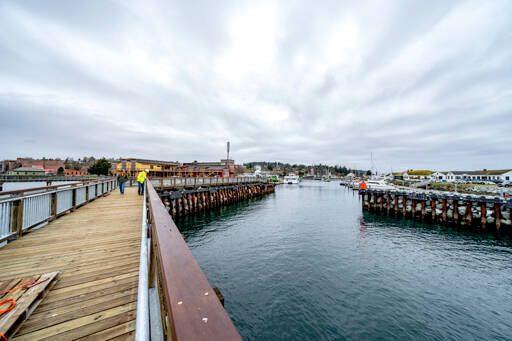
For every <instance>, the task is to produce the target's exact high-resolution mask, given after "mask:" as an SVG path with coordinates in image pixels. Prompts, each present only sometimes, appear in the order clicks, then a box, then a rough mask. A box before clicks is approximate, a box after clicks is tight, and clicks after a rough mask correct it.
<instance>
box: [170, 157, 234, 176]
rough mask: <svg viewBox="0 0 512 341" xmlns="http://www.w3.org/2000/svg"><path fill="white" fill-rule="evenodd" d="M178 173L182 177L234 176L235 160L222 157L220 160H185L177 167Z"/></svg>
mask: <svg viewBox="0 0 512 341" xmlns="http://www.w3.org/2000/svg"><path fill="white" fill-rule="evenodd" d="M176 175H178V176H182V177H232V176H235V175H236V167H235V161H234V160H231V159H230V160H229V162H228V160H227V159H222V160H220V162H197V161H194V162H185V163H183V165H181V166H180V167H179V168H177V169H176Z"/></svg>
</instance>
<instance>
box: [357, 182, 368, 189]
mask: <svg viewBox="0 0 512 341" xmlns="http://www.w3.org/2000/svg"><path fill="white" fill-rule="evenodd" d="M359 189H368V186H366V183H365V182H364V181H361V184H360V185H359Z"/></svg>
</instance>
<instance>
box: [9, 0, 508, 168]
mask: <svg viewBox="0 0 512 341" xmlns="http://www.w3.org/2000/svg"><path fill="white" fill-rule="evenodd" d="M511 13H512V4H511V3H510V2H508V1H493V2H481V1H450V2H446V1H431V2H428V3H413V2H410V1H394V2H380V3H379V2H373V1H363V2H340V1H324V2H322V3H320V4H319V3H317V2H312V1H296V2H284V1H283V2H280V3H278V2H266V1H262V2H246V3H241V2H238V1H220V2H219V1H215V2H203V3H199V2H187V1H178V2H168V1H157V0H154V1H147V2H144V3H141V2H138V1H120V0H119V1H117V0H116V1H84V2H69V1H56V0H52V1H45V2H44V3H43V2H40V1H4V2H1V3H0V116H1V122H2V124H1V125H0V133H1V135H2V137H3V143H2V149H1V150H0V158H1V157H3V158H14V157H17V156H27V155H33V156H59V157H64V156H68V155H69V156H74V157H80V156H84V155H96V156H100V155H106V156H114V157H120V156H122V157H129V156H133V157H145V158H155V159H167V160H184V161H187V160H216V159H219V158H221V157H223V156H224V143H225V141H226V140H230V141H231V142H232V146H233V147H232V155H233V157H234V158H235V159H236V160H237V161H239V162H244V161H251V160H281V161H287V162H293V163H297V162H305V163H313V162H315V163H316V162H323V163H331V164H345V165H347V166H350V167H360V168H367V167H369V163H370V162H369V155H370V152H373V154H374V157H375V159H376V160H377V166H378V167H379V168H381V169H382V170H389V169H391V168H393V169H395V170H396V169H403V168H431V169H467V168H505V167H511V166H512V164H511V161H510V160H511V156H512V148H511V145H512V134H511V130H512V129H511V128H512V124H511V123H510V117H512V112H511V111H512V65H511V64H510V60H512V44H510V42H511V41H512V33H511V32H512V14H511Z"/></svg>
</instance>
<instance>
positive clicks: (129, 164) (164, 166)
mask: <svg viewBox="0 0 512 341" xmlns="http://www.w3.org/2000/svg"><path fill="white" fill-rule="evenodd" d="M179 166H180V163H179V162H175V161H158V160H146V159H137V158H121V159H119V160H117V161H114V162H113V163H112V174H114V175H118V174H121V171H122V170H123V169H124V170H125V171H126V174H128V176H135V175H137V174H138V173H139V172H142V171H143V170H145V169H147V170H148V171H149V172H148V175H149V176H152V177H169V176H175V175H177V173H176V170H177V169H178V168H179Z"/></svg>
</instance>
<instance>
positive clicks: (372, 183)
mask: <svg viewBox="0 0 512 341" xmlns="http://www.w3.org/2000/svg"><path fill="white" fill-rule="evenodd" d="M364 183H365V184H366V186H367V187H368V188H369V189H396V187H395V186H394V185H393V184H389V183H387V182H386V181H384V180H377V179H369V180H365V182H364Z"/></svg>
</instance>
